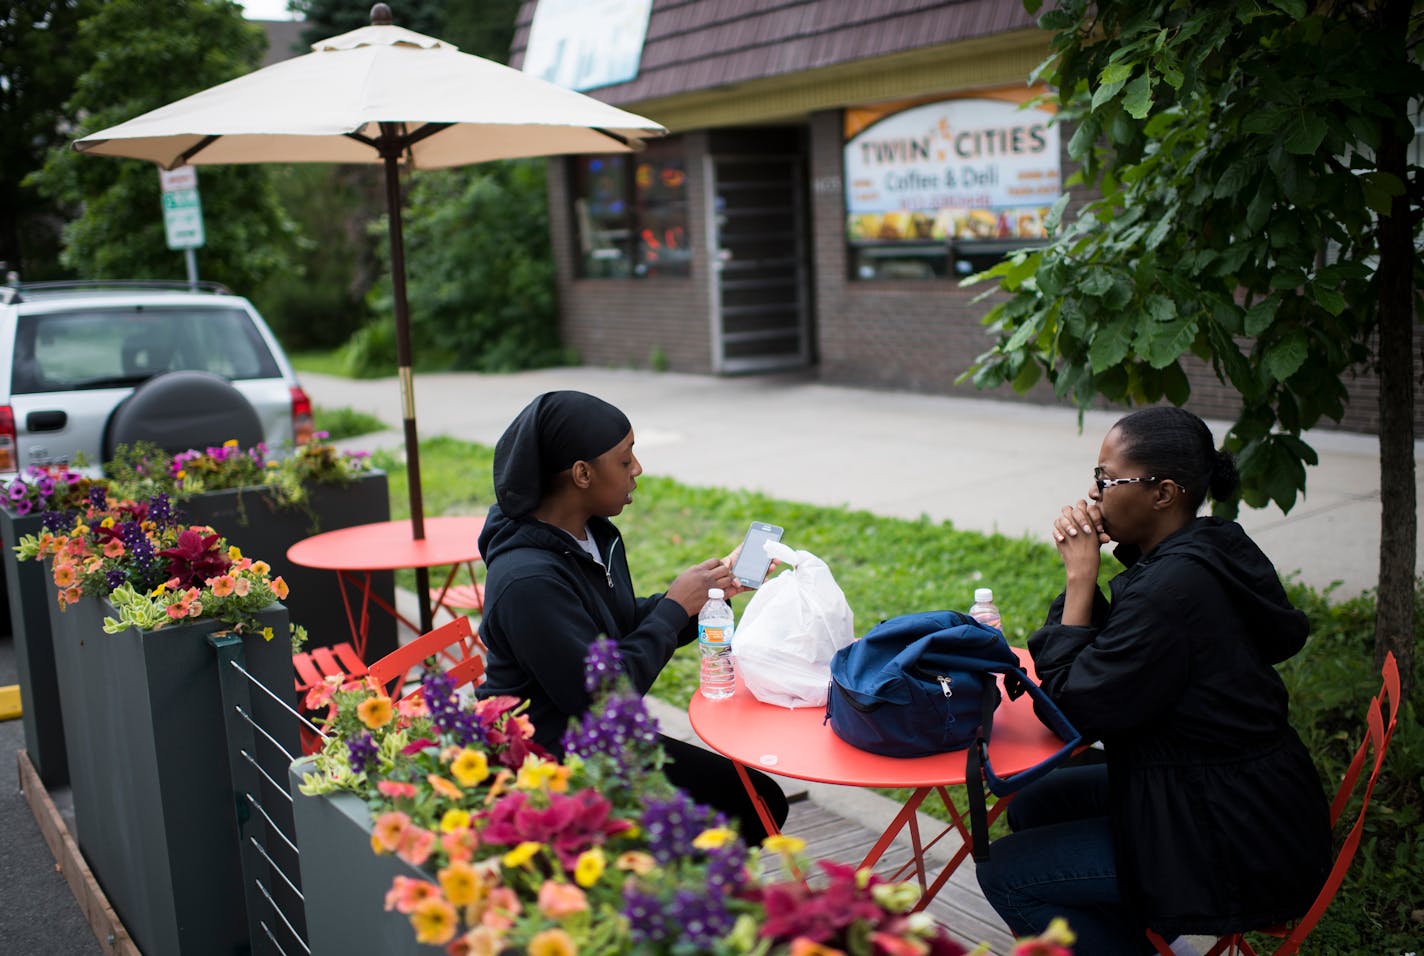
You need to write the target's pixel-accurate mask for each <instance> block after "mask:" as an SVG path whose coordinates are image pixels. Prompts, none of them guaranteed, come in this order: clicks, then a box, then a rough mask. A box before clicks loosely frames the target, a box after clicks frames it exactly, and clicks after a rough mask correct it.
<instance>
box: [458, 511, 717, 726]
mask: <svg viewBox="0 0 1424 956" xmlns="http://www.w3.org/2000/svg"><path fill="white" fill-rule="evenodd" d="M589 527H590V529H591V530H592V532H593V538H594V541H595V542H597V544H598V552H599V554H601V555H603V562H604V565H605V566H606V569H605V568H604V567H599V565H598V562H596V561H594V560H593V558H591V557H589V555H587V554H585V553H584V552H583V551H582V550H580V549H579V547H578V545H576V544H575V543H574V541H573V540H572V539H571V538H570V537H569V536H568V535H567V534H565V533H564V532H563V531H560V530H559V529H557V528H555V527H553V526H551V525H547V524H545V523H543V522H542V521H538V520H536V519H534V518H530V517H524V518H516V519H510V518H508V517H506V516H505V515H504V513H503V512H502V511H501V510H500V508H499V505H494V506H493V507H491V508H490V511H489V517H488V519H486V521H485V526H484V530H483V531H482V532H481V533H480V554H481V555H483V557H484V561H485V566H486V567H487V568H488V573H487V575H486V577H485V607H484V615H483V619H482V620H481V622H480V637H481V638H482V639H483V640H484V642H485V647H486V648H487V649H488V651H489V656H488V660H487V667H486V671H485V674H486V676H485V682H484V683H483V684H482V685H481V686H480V688H479V694H480V696H481V697H490V696H494V695H497V694H510V695H513V696H515V697H520V698H527V699H528V700H529V701H530V707H529V717H530V719H531V720H532V721H533V722H534V739H535V740H536V741H537V742H538V743H540V744H542V745H543V746H544V747H546V748H548V749H549V750H551V751H552V752H554V753H556V754H561V753H562V752H563V748H562V747H561V746H560V743H559V741H560V738H562V737H563V735H564V730H565V729H566V728H567V726H568V721H569V718H570V717H575V716H580V715H582V714H583V713H584V711H585V710H587V709H588V705H589V695H588V692H587V691H586V690H585V689H584V658H585V656H586V655H587V653H588V647H589V645H590V644H592V643H593V641H594V640H595V639H596V638H598V637H599V636H600V635H607V636H608V637H611V638H612V639H613V640H615V641H617V643H618V649H619V651H620V652H621V653H622V655H623V664H624V668H625V669H626V670H627V672H628V676H629V678H630V679H631V680H632V684H633V687H634V688H635V689H636V690H637V692H638V693H639V694H643V693H646V692H647V690H648V688H649V687H651V686H652V684H653V681H654V680H656V679H657V676H658V673H659V672H660V671H661V670H662V669H663V666H664V665H665V664H667V662H668V660H669V659H670V658H671V657H672V654H673V651H675V650H677V648H678V647H679V646H681V645H683V644H687V643H689V642H691V641H693V640H695V639H696V637H697V622H696V620H695V619H693V618H690V617H688V614H687V611H686V610H685V609H684V608H683V607H682V605H680V604H678V603H677V602H676V601H672V600H668V599H666V598H664V597H663V595H661V594H654V595H652V596H651V597H646V598H639V597H635V596H634V594H633V580H632V577H631V576H630V575H629V573H628V560H627V556H626V555H625V554H624V551H623V538H622V536H621V535H620V534H619V533H618V529H617V528H616V527H614V526H613V523H612V522H611V521H609V520H607V519H606V518H594V519H593V520H592V521H590V522H589Z"/></svg>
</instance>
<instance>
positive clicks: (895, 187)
mask: <svg viewBox="0 0 1424 956" xmlns="http://www.w3.org/2000/svg"><path fill="white" fill-rule="evenodd" d="M1052 118H1053V113H1051V112H1049V111H1047V110H1042V109H1035V108H1031V107H1030V108H1021V107H1020V106H1019V104H1018V103H1015V102H1009V101H1005V100H1000V99H950V100H940V101H938V102H933V103H924V104H920V105H916V106H912V107H910V108H908V109H903V110H900V111H899V112H895V113H890V114H888V115H885V116H883V117H881V118H879V119H876V120H875V121H874V122H871V123H870V124H869V125H867V126H865V127H864V128H862V129H859V130H858V131H856V132H855V133H854V135H850V134H849V133H848V136H847V140H846V144H845V155H844V162H845V193H846V211H847V225H846V228H847V236H848V237H849V239H850V240H851V241H852V242H887V241H888V242H897V241H898V242H904V241H911V242H924V241H926V240H941V241H943V240H945V239H951V238H953V239H1002V238H1027V239H1038V238H1043V237H1044V236H1045V235H1046V232H1045V229H1044V225H1043V221H1044V218H1045V217H1046V216H1047V215H1048V210H1049V209H1050V208H1051V207H1052V206H1053V203H1054V202H1055V201H1056V200H1057V199H1058V197H1059V195H1060V194H1061V193H1062V182H1061V176H1060V169H1059V136H1058V127H1057V126H1056V125H1054V124H1053V123H1051V122H1050V121H1051V120H1052Z"/></svg>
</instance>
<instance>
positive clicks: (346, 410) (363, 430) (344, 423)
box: [312, 406, 388, 441]
mask: <svg viewBox="0 0 1424 956" xmlns="http://www.w3.org/2000/svg"><path fill="white" fill-rule="evenodd" d="M312 419H313V423H314V424H315V426H316V431H317V432H319V433H320V432H324V433H325V434H326V437H327V439H328V440H330V441H341V440H342V439H343V438H355V437H356V436H357V435H369V434H371V433H372V432H379V431H384V430H385V429H386V428H387V427H388V426H387V425H386V423H385V422H383V421H381V420H380V419H379V418H377V417H376V416H374V415H367V414H366V413H365V412H358V411H356V409H354V408H350V407H346V406H343V407H341V408H322V407H321V406H317V407H316V408H314V409H313V410H312Z"/></svg>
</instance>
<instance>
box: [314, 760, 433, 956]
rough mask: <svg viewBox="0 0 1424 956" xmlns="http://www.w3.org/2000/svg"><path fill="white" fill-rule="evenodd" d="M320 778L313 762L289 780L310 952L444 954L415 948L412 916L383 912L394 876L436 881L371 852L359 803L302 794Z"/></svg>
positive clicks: (344, 796) (347, 797)
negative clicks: (305, 777) (309, 777)
mask: <svg viewBox="0 0 1424 956" xmlns="http://www.w3.org/2000/svg"><path fill="white" fill-rule="evenodd" d="M313 772H315V771H314V768H313V767H312V760H311V758H310V757H303V758H302V759H301V760H297V761H295V762H294V763H293V764H292V766H291V781H290V789H291V791H292V794H293V800H294V801H295V804H294V806H293V812H294V813H295V815H296V822H297V844H298V846H300V847H301V848H302V892H303V894H304V895H305V897H306V915H307V942H308V943H309V944H310V946H311V951H312V952H313V953H383V954H387V956H406V954H409V956H425V954H430V953H434V952H438V951H439V950H437V949H436V948H434V947H431V946H425V945H422V944H420V943H417V942H416V941H415V933H414V932H413V931H412V930H411V927H410V920H409V919H408V918H407V917H405V916H403V915H401V914H400V913H397V912H395V911H394V910H392V911H387V910H386V909H385V907H384V901H385V898H386V891H387V890H389V889H390V888H391V881H392V880H393V879H394V878H395V877H397V876H408V877H411V878H420V879H426V880H428V879H430V874H428V873H426V872H425V871H424V870H421V869H419V868H418V867H414V866H411V865H410V864H409V863H406V862H405V861H404V860H402V859H400V858H399V857H397V856H394V855H383V856H377V855H376V854H374V853H372V852H371V814H370V813H369V812H367V810H366V805H365V804H364V803H362V802H361V800H360V798H358V797H356V796H354V795H352V794H349V793H329V794H321V795H319V796H315V797H307V796H303V795H302V794H300V793H298V792H297V787H298V786H300V784H301V782H302V774H303V773H313Z"/></svg>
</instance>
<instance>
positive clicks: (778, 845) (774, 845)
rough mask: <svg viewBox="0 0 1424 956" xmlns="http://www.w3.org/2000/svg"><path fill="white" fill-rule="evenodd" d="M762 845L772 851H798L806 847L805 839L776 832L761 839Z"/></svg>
mask: <svg viewBox="0 0 1424 956" xmlns="http://www.w3.org/2000/svg"><path fill="white" fill-rule="evenodd" d="M761 845H762V847H764V848H765V849H767V850H770V851H771V852H772V853H800V852H801V851H803V850H805V849H806V841H805V840H803V839H801V838H800V837H794V836H787V835H786V834H784V833H777V834H774V835H772V836H769V837H767V838H766V839H765V840H762V841H761Z"/></svg>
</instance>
